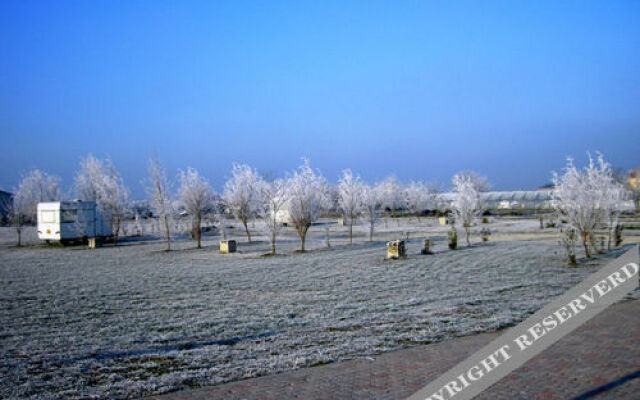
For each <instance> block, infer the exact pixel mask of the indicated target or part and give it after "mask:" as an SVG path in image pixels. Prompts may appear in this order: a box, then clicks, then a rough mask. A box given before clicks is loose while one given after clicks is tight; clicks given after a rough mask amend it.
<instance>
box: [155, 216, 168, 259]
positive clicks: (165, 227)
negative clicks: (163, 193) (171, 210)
mask: <svg viewBox="0 0 640 400" xmlns="http://www.w3.org/2000/svg"><path fill="white" fill-rule="evenodd" d="M163 220H164V234H165V237H166V239H167V251H171V233H170V232H169V217H167V214H165V215H164V217H163ZM152 226H153V225H152Z"/></svg>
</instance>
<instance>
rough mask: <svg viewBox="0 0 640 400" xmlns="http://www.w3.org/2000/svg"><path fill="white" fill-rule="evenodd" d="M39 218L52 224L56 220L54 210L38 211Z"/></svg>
mask: <svg viewBox="0 0 640 400" xmlns="http://www.w3.org/2000/svg"><path fill="white" fill-rule="evenodd" d="M40 220H41V221H42V222H44V223H45V224H54V223H55V222H56V212H55V211H50V210H45V211H40Z"/></svg>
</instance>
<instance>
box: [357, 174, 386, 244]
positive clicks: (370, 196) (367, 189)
mask: <svg viewBox="0 0 640 400" xmlns="http://www.w3.org/2000/svg"><path fill="white" fill-rule="evenodd" d="M382 197H383V196H382V194H381V193H380V188H379V187H378V186H376V185H366V184H365V185H364V186H363V188H362V205H363V213H364V217H365V218H366V220H367V222H368V223H369V241H372V240H373V230H374V227H375V224H376V221H377V220H378V218H380V211H381V208H382Z"/></svg>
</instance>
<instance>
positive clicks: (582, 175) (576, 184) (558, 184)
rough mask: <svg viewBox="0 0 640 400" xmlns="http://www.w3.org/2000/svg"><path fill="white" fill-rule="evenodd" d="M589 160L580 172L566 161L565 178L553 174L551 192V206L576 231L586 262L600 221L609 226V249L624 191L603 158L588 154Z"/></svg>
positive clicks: (568, 160) (600, 155) (599, 155)
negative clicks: (595, 157) (595, 158)
mask: <svg viewBox="0 0 640 400" xmlns="http://www.w3.org/2000/svg"><path fill="white" fill-rule="evenodd" d="M588 157H589V163H588V165H587V166H586V167H584V169H583V170H582V171H581V170H579V169H578V168H577V167H576V166H575V165H574V163H573V160H572V159H571V158H567V165H566V167H565V172H564V174H563V175H562V176H560V175H558V174H557V173H555V172H554V173H553V183H554V189H553V191H552V205H553V206H554V208H555V209H556V210H557V211H558V212H559V213H560V214H561V215H563V216H564V217H566V218H567V220H568V222H569V224H570V225H571V226H572V227H573V228H574V229H575V230H576V232H577V234H578V236H579V238H580V241H581V242H582V246H583V247H584V252H585V256H586V257H587V258H589V257H590V256H591V252H590V251H589V246H588V242H589V241H590V240H591V239H592V235H593V231H594V229H595V227H596V225H597V224H598V222H600V221H604V222H606V223H607V225H608V231H609V244H608V246H610V241H611V238H610V236H611V231H612V230H613V229H614V227H615V224H616V223H617V218H618V215H619V213H620V210H621V206H622V202H623V200H624V196H625V191H624V188H623V187H622V185H621V184H620V183H618V182H616V180H615V179H614V176H613V172H612V169H611V166H610V165H609V164H608V163H607V162H606V161H605V160H604V157H603V156H602V154H600V153H598V158H597V160H594V159H593V158H592V157H591V155H590V154H589V155H588Z"/></svg>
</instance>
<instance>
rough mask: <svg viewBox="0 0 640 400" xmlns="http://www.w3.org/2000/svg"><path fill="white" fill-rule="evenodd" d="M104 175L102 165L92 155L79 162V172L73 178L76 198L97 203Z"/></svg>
mask: <svg viewBox="0 0 640 400" xmlns="http://www.w3.org/2000/svg"><path fill="white" fill-rule="evenodd" d="M104 175H105V166H104V163H103V162H102V161H100V160H99V159H97V158H96V157H94V156H93V155H91V154H89V155H88V156H87V157H85V158H83V159H82V160H80V170H79V171H78V172H77V173H76V177H75V186H76V196H77V197H78V198H79V199H81V200H84V201H95V202H97V201H98V192H99V190H100V185H101V182H102V180H103V177H104Z"/></svg>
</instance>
